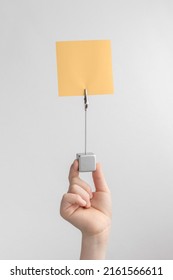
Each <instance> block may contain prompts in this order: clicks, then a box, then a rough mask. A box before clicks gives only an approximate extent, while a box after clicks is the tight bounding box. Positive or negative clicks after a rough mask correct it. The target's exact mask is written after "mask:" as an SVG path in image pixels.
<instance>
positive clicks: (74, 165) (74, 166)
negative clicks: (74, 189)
mask: <svg viewBox="0 0 173 280" xmlns="http://www.w3.org/2000/svg"><path fill="white" fill-rule="evenodd" d="M78 169H79V163H78V160H77V159H75V160H74V162H73V163H72V165H71V167H70V171H69V176H68V179H69V182H71V180H72V179H73V178H75V177H78V176H79V171H78Z"/></svg>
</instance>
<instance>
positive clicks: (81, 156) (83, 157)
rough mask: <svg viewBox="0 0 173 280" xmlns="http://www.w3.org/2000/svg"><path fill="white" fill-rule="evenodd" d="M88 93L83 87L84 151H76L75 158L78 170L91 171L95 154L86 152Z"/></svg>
mask: <svg viewBox="0 0 173 280" xmlns="http://www.w3.org/2000/svg"><path fill="white" fill-rule="evenodd" d="M88 104H89V102H88V95H87V90H86V89H84V106H85V153H78V154H77V155H76V158H77V160H78V162H79V172H92V171H95V170H96V155H95V154H94V153H87V152H86V150H87V110H88Z"/></svg>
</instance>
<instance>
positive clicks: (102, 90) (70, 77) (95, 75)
mask: <svg viewBox="0 0 173 280" xmlns="http://www.w3.org/2000/svg"><path fill="white" fill-rule="evenodd" d="M56 58H57V78H58V95H59V96H83V97H84V110H85V119H84V120H85V124H84V125H85V148H84V151H83V152H82V153H77V154H76V158H77V160H78V162H79V172H92V171H94V170H96V155H95V154H94V153H91V152H88V151H87V115H88V105H89V102H88V95H100V94H113V92H114V87H113V73H112V56H111V41H110V40H79V41H58V42H56Z"/></svg>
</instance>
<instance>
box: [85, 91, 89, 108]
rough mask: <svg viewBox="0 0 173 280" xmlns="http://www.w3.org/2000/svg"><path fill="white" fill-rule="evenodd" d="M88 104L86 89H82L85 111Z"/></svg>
mask: <svg viewBox="0 0 173 280" xmlns="http://www.w3.org/2000/svg"><path fill="white" fill-rule="evenodd" d="M88 105H89V100H88V94H87V89H84V106H85V111H87V109H88Z"/></svg>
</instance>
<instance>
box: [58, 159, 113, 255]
mask: <svg viewBox="0 0 173 280" xmlns="http://www.w3.org/2000/svg"><path fill="white" fill-rule="evenodd" d="M92 176H93V181H94V185H95V191H94V192H92V191H91V188H90V186H89V185H88V184H87V183H86V182H84V181H83V180H82V179H80V178H79V172H78V161H77V160H75V161H74V163H73V164H72V166H71V168H70V173H69V182H70V186H69V190H68V192H67V193H66V194H65V195H64V196H63V198H62V201H61V207H60V213H61V215H62V217H63V218H64V219H66V220H67V221H68V222H70V223H71V224H73V225H74V226H75V227H77V228H78V229H79V230H80V231H81V232H82V249H81V257H80V258H81V259H104V258H105V252H106V246H107V241H108V236H109V230H110V225H111V195H110V191H109V188H108V185H107V183H106V181H105V178H104V175H103V172H102V169H101V165H100V164H99V163H97V168H96V171H94V172H93V173H92Z"/></svg>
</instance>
